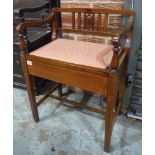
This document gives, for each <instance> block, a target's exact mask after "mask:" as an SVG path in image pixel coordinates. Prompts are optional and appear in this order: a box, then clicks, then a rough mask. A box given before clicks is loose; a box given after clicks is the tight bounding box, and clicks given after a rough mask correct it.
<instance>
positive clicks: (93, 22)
mask: <svg viewBox="0 0 155 155" xmlns="http://www.w3.org/2000/svg"><path fill="white" fill-rule="evenodd" d="M92 20H93V21H92V30H94V27H95V14H94V13H93V18H92Z"/></svg>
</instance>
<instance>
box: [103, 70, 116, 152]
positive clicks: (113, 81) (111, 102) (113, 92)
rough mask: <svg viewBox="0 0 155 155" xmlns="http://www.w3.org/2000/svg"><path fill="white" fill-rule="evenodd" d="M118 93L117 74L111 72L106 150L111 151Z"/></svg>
mask: <svg viewBox="0 0 155 155" xmlns="http://www.w3.org/2000/svg"><path fill="white" fill-rule="evenodd" d="M116 95H117V75H116V74H115V73H110V75H109V78H108V95H107V104H106V113H105V142H104V151H105V152H110V141H111V134H112V128H113V120H114V109H115V102H116Z"/></svg>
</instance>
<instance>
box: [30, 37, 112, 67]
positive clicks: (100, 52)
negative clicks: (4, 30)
mask: <svg viewBox="0 0 155 155" xmlns="http://www.w3.org/2000/svg"><path fill="white" fill-rule="evenodd" d="M112 48H113V46H112V45H106V44H98V43H91V42H83V41H75V40H68V39H57V40H55V41H52V42H50V43H48V44H46V45H44V46H42V47H41V48H39V49H37V50H35V51H33V52H31V53H30V54H31V55H35V56H39V57H44V58H49V59H54V60H59V61H64V62H69V63H74V64H79V65H84V66H91V67H95V68H101V69H106V68H107V67H108V66H109V65H110V62H111V60H112V56H113V51H112Z"/></svg>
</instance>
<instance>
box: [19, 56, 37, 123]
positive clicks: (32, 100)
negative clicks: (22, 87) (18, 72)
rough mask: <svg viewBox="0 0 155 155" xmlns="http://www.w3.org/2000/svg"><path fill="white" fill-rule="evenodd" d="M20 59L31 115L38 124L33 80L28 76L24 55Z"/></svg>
mask: <svg viewBox="0 0 155 155" xmlns="http://www.w3.org/2000/svg"><path fill="white" fill-rule="evenodd" d="M20 58H21V64H22V68H23V73H24V77H25V83H26V86H27V92H28V96H29V101H30V105H31V110H32V114H33V119H34V121H35V122H38V121H39V115H38V109H37V104H36V99H35V92H34V86H33V79H32V76H31V75H29V74H28V70H27V63H26V60H25V57H24V53H21V55H20Z"/></svg>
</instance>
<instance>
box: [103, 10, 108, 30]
mask: <svg viewBox="0 0 155 155" xmlns="http://www.w3.org/2000/svg"><path fill="white" fill-rule="evenodd" d="M107 30H108V14H107V13H106V14H105V16H104V27H103V31H104V32H107Z"/></svg>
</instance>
